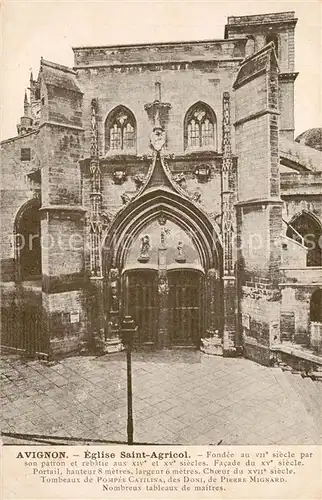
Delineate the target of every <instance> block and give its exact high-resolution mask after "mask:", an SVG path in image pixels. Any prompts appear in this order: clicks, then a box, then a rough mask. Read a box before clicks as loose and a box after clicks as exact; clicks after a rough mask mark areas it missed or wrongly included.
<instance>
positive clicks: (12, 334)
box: [1, 305, 48, 356]
mask: <svg viewBox="0 0 322 500" xmlns="http://www.w3.org/2000/svg"><path fill="white" fill-rule="evenodd" d="M1 324H2V336H1V345H2V347H3V348H4V349H7V350H9V351H13V352H21V353H24V354H26V355H27V356H35V355H37V354H43V353H46V352H47V351H48V342H47V338H46V337H45V336H44V334H43V331H42V315H41V309H40V308H39V307H37V306H33V305H25V306H24V307H20V308H18V307H17V306H15V305H12V306H11V307H6V308H2V309H1Z"/></svg>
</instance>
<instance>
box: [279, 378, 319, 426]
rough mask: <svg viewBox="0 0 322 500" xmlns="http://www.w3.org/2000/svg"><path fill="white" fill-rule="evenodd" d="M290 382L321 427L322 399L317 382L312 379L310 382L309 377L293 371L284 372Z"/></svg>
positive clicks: (317, 424)
mask: <svg viewBox="0 0 322 500" xmlns="http://www.w3.org/2000/svg"><path fill="white" fill-rule="evenodd" d="M284 374H285V377H286V378H287V380H288V382H289V384H290V385H291V386H292V388H293V390H294V391H295V393H296V394H297V395H298V397H299V398H300V400H301V402H302V404H303V405H304V407H305V408H306V410H307V411H308V413H309V414H310V415H311V417H312V419H313V420H314V423H315V425H316V426H317V427H318V428H319V424H320V418H321V399H320V394H319V392H320V391H319V389H318V388H317V387H316V385H317V384H316V383H315V382H313V381H312V380H311V381H310V382H309V380H308V379H307V378H302V376H301V375H297V374H294V373H291V372H284Z"/></svg>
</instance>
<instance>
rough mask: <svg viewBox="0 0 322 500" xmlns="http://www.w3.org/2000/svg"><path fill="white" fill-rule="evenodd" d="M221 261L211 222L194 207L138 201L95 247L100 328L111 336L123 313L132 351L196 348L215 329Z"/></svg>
mask: <svg viewBox="0 0 322 500" xmlns="http://www.w3.org/2000/svg"><path fill="white" fill-rule="evenodd" d="M221 259H222V257H221V246H220V243H219V240H218V238H217V236H216V235H215V234H214V229H213V227H212V225H211V222H210V221H209V219H208V218H207V216H206V215H205V214H204V213H203V212H201V211H199V210H198V209H196V206H195V205H193V204H192V203H191V202H189V201H188V200H182V199H181V198H180V196H178V195H176V194H175V193H170V194H169V193H166V192H164V190H162V189H156V190H154V192H153V193H151V192H150V193H148V195H143V196H141V197H140V199H139V200H138V202H137V203H135V202H133V203H131V204H130V206H128V207H125V209H124V210H123V211H122V213H120V215H119V217H118V218H116V220H115V221H114V224H113V225H112V227H111V228H110V229H109V234H108V235H107V238H106V240H105V243H104V245H103V268H104V270H105V277H106V287H105V297H106V301H105V303H106V308H107V310H106V316H107V318H108V320H107V325H111V323H113V324H114V331H116V325H117V323H119V319H120V318H121V317H122V316H123V315H124V314H130V315H131V316H133V317H134V319H135V321H136V322H137V323H138V326H139V330H138V336H137V338H136V339H135V341H136V343H137V344H141V345H143V344H144V345H147V344H148V345H153V346H154V347H157V348H164V347H182V346H189V347H192V346H194V347H199V343H200V338H201V337H203V336H206V335H207V332H209V331H210V332H214V331H215V330H217V329H221V325H222V321H223V319H222V316H223V313H222V310H223V304H222V297H223V294H222V290H221V279H220V278H221V275H222V265H221V262H222V260H221ZM111 275H112V276H113V279H112V280H111ZM113 294H114V300H113V299H111V297H112V296H113ZM112 303H114V307H113V309H114V310H111V309H110V307H111V304H112ZM115 304H116V305H117V306H116V307H115ZM116 309H118V310H117V311H116ZM117 318H119V319H118V320H117ZM105 336H106V337H109V333H108V332H107V333H106V335H105Z"/></svg>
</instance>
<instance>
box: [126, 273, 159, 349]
mask: <svg viewBox="0 0 322 500" xmlns="http://www.w3.org/2000/svg"><path fill="white" fill-rule="evenodd" d="M124 282H125V294H124V296H125V304H124V307H125V311H126V314H129V315H130V316H132V318H133V319H134V321H135V323H136V324H137V325H138V327H139V328H138V330H137V333H136V337H135V338H134V340H133V341H134V344H139V345H151V346H154V345H155V344H156V342H157V339H158V319H159V300H158V299H159V296H158V273H157V271H155V270H153V269H147V270H146V269H142V270H141V269H140V270H133V271H127V272H126V274H125V277H124Z"/></svg>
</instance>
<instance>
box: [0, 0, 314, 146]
mask: <svg viewBox="0 0 322 500" xmlns="http://www.w3.org/2000/svg"><path fill="white" fill-rule="evenodd" d="M290 10H294V11H295V15H296V17H297V18H298V24H297V27H296V40H295V61H296V71H299V73H300V74H299V76H298V78H297V80H296V82H295V124H296V125H295V126H296V128H295V135H298V134H300V133H301V132H303V131H304V130H307V129H308V128H311V127H319V126H322V90H321V89H322V86H321V83H322V42H321V39H322V2H321V0H312V1H307V0H301V1H293V0H292V1H291V0H290V1H278V0H276V1H271V2H267V1H264V0H257V1H256V2H244V1H229V0H228V1H227V0H226V1H225V2H222V1H216V0H212V1H203V0H194V1H175V0H169V1H165V0H163V1H153V0H149V1H140V2H138V1H124V0H118V1H109V0H105V1H86V0H75V1H69V2H66V1H63V0H56V1H32V0H24V1H18V0H2V3H1V60H2V62H1V82H0V84H1V115H0V119H1V139H7V138H9V137H13V136H15V135H16V124H17V122H18V121H19V119H20V116H21V115H22V114H23V98H24V91H25V89H26V88H27V87H28V84H29V74H30V70H31V69H32V71H33V74H34V77H36V76H37V75H38V70H39V62H40V58H41V56H42V57H43V58H44V59H47V60H50V61H54V62H56V63H60V64H65V65H67V66H71V67H72V66H73V52H72V47H79V46H88V45H94V46H95V45H115V44H128V43H140V42H142V43H145V42H159V41H160V42H162V41H175V40H202V39H216V38H219V39H220V38H223V37H224V26H225V23H226V19H227V17H228V16H232V15H248V14H264V13H268V12H281V11H290Z"/></svg>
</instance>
